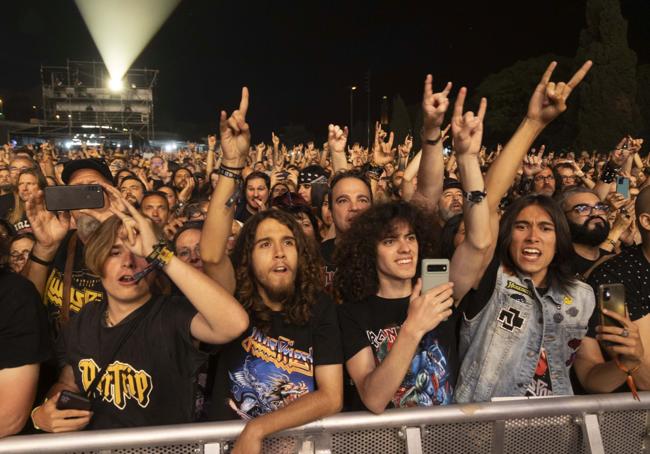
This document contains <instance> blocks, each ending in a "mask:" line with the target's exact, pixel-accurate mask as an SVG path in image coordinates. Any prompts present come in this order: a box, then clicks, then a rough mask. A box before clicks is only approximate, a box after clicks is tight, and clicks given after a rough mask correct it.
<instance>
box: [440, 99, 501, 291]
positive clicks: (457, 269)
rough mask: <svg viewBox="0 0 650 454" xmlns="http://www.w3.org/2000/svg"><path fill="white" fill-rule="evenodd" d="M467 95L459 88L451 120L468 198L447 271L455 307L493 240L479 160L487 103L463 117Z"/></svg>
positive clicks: (473, 280)
mask: <svg viewBox="0 0 650 454" xmlns="http://www.w3.org/2000/svg"><path fill="white" fill-rule="evenodd" d="M466 95H467V89H466V88H465V87H463V88H461V89H460V91H459V92H458V96H457V97H456V103H455V105H454V114H453V116H452V119H451V131H452V135H453V138H454V148H455V150H456V156H457V157H456V160H457V161H458V171H459V172H460V174H461V177H462V178H461V181H462V185H463V192H464V193H466V194H468V195H469V197H468V198H467V200H466V201H465V204H464V206H463V221H464V222H465V235H466V236H465V241H463V242H462V243H461V244H460V245H459V246H458V247H457V248H456V251H455V252H454V255H453V257H452V259H451V264H450V269H449V279H450V280H451V281H452V282H453V283H454V301H455V302H456V303H458V302H460V300H461V299H462V298H463V296H465V294H466V293H467V292H468V291H469V290H470V289H471V288H472V287H473V286H475V284H476V283H477V282H478V281H479V280H480V276H482V275H483V272H484V271H485V265H486V261H485V260H484V258H485V254H486V252H487V250H488V248H489V246H490V242H491V240H492V235H491V232H490V228H489V226H487V225H486V222H485V220H486V219H488V218H489V207H488V203H487V200H486V199H485V183H484V182H483V174H482V173H481V166H480V163H479V156H478V155H479V152H480V150H481V140H482V139H483V119H484V118H485V111H486V110H487V100H486V99H485V98H481V104H480V106H479V109H478V113H477V114H476V115H474V113H472V112H465V114H463V104H464V102H465V97H466ZM488 194H489V193H488ZM470 199H473V200H470Z"/></svg>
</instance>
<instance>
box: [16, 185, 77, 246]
mask: <svg viewBox="0 0 650 454" xmlns="http://www.w3.org/2000/svg"><path fill="white" fill-rule="evenodd" d="M25 214H26V215H27V219H29V223H30V224H31V226H32V231H33V233H34V236H35V237H36V242H37V243H38V245H39V246H40V247H42V248H46V249H52V250H53V249H56V248H57V247H58V246H59V244H60V243H61V241H62V240H63V238H65V235H66V233H68V229H70V212H69V211H62V212H60V213H59V215H58V216H57V215H56V214H54V213H53V212H52V211H47V209H46V208H45V196H44V194H43V191H38V192H37V193H36V194H33V195H31V196H30V197H29V199H27V201H26V202H25Z"/></svg>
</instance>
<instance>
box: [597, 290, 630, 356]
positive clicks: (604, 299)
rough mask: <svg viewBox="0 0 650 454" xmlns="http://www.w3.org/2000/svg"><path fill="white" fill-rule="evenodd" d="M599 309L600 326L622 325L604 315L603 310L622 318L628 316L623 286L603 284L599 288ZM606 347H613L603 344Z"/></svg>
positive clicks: (607, 343)
mask: <svg viewBox="0 0 650 454" xmlns="http://www.w3.org/2000/svg"><path fill="white" fill-rule="evenodd" d="M598 307H599V308H600V324H601V325H603V326H618V327H622V325H621V324H620V323H619V322H618V321H616V320H614V319H613V318H611V317H608V316H606V315H605V314H603V309H607V310H608V311H610V312H613V313H616V314H618V315H620V316H621V317H625V316H626V314H627V305H626V304H625V287H624V286H623V284H602V285H599V286H598ZM603 344H605V345H611V343H609V342H603Z"/></svg>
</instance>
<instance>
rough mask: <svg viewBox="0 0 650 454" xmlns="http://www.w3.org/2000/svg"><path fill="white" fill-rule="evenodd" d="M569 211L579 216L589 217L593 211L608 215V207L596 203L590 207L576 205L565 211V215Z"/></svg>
mask: <svg viewBox="0 0 650 454" xmlns="http://www.w3.org/2000/svg"><path fill="white" fill-rule="evenodd" d="M571 211H573V212H574V213H576V214H578V215H580V216H591V213H593V212H594V211H601V212H603V213H608V212H609V205H607V204H605V203H597V204H596V205H593V206H592V205H588V204H586V203H579V204H578V205H576V206H574V207H571V209H570V210H568V211H566V212H565V213H569V212H571Z"/></svg>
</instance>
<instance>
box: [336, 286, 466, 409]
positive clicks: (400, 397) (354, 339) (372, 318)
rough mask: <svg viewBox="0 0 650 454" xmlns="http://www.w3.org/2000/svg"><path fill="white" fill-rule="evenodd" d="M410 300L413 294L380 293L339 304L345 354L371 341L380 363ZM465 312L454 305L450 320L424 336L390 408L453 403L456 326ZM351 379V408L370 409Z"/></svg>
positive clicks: (348, 405) (348, 392)
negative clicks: (390, 296)
mask: <svg viewBox="0 0 650 454" xmlns="http://www.w3.org/2000/svg"><path fill="white" fill-rule="evenodd" d="M408 306H409V297H404V298H395V299H387V298H381V297H379V296H371V297H369V298H367V299H366V300H365V301H362V302H358V303H345V304H343V305H341V306H339V321H340V324H341V335H342V338H343V352H344V357H345V360H346V361H347V360H349V359H350V358H352V357H353V356H354V355H356V354H357V353H358V352H360V351H361V350H362V349H364V348H365V347H367V346H370V347H371V348H372V353H373V355H374V357H375V364H376V365H379V364H380V363H381V362H382V361H383V360H384V359H385V358H386V356H387V355H388V353H389V352H390V350H391V348H392V347H393V345H394V344H395V341H396V340H397V336H398V334H399V331H400V328H401V326H402V324H403V323H404V321H405V320H406V315H407V313H408ZM459 313H460V311H459V310H458V309H454V312H453V314H452V316H451V317H449V319H448V320H447V321H444V322H442V323H440V324H439V325H438V326H437V327H436V328H435V329H434V330H432V331H430V332H428V333H427V334H426V335H425V336H423V337H422V340H421V341H420V344H419V345H418V348H417V350H416V352H415V355H414V356H413V358H412V360H411V364H410V367H409V369H408V371H407V373H406V376H405V377H404V379H403V380H402V383H401V385H400V386H399V388H398V389H397V391H396V392H395V394H394V396H393V399H392V401H391V402H390V403H389V405H388V408H399V407H429V406H433V405H447V404H450V403H452V399H453V393H454V387H455V384H456V375H457V370H458V351H457V346H456V344H457V342H456V338H457V337H456V332H457V325H458V314H459ZM346 381H347V389H346V410H353V411H356V410H364V409H366V407H365V406H364V405H363V402H362V401H361V398H360V397H359V395H358V393H357V392H356V389H351V387H353V386H354V384H353V383H352V382H351V380H346Z"/></svg>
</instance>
